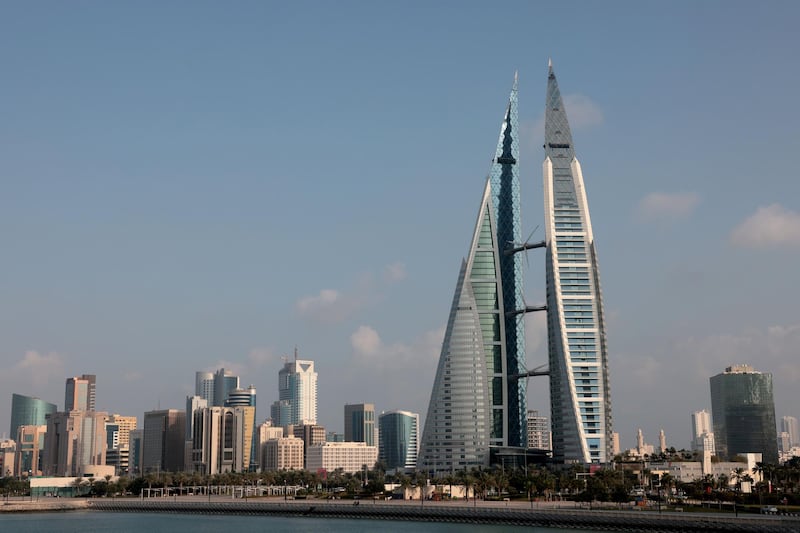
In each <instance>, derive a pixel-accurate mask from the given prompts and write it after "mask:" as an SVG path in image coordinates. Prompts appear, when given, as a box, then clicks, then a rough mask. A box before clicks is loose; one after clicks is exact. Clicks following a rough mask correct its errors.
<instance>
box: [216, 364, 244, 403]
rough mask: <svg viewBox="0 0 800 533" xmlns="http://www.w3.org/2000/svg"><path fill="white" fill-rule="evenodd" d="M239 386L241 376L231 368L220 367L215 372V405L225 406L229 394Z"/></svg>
mask: <svg viewBox="0 0 800 533" xmlns="http://www.w3.org/2000/svg"><path fill="white" fill-rule="evenodd" d="M238 388H239V376H237V375H234V373H233V372H231V371H230V370H225V369H224V368H220V369H219V370H217V372H216V374H214V402H213V405H214V407H225V400H227V399H228V395H229V394H230V393H231V392H232V391H234V390H236V389H238Z"/></svg>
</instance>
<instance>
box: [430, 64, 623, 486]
mask: <svg viewBox="0 0 800 533" xmlns="http://www.w3.org/2000/svg"><path fill="white" fill-rule="evenodd" d="M546 105H547V108H546V112H545V123H546V124H545V162H544V193H545V199H544V205H545V237H546V240H545V241H544V242H542V243H534V244H531V243H522V242H521V240H522V231H521V223H520V189H519V163H518V162H519V131H518V126H517V80H516V77H515V80H514V86H513V89H512V91H511V97H510V98H509V103H508V106H507V108H506V112H505V115H504V118H503V123H502V126H501V130H500V139H499V141H498V143H497V149H496V151H495V156H494V158H493V160H492V165H491V169H490V172H489V176H488V178H487V179H486V183H485V186H484V190H483V195H482V197H481V202H480V208H479V211H478V217H477V221H476V223H475V229H474V231H473V235H472V240H471V244H470V248H469V253H468V255H467V257H466V258H465V259H464V260H463V261H462V264H461V268H460V271H459V276H458V282H457V284H456V290H455V295H454V297H453V303H452V306H451V309H450V316H449V319H448V323H447V328H446V330H445V337H444V341H443V343H442V351H441V354H440V356H439V364H438V366H437V370H436V377H435V378H434V383H433V390H432V391H431V398H430V403H429V406H428V413H427V417H426V420H425V426H424V430H423V434H422V441H421V445H420V453H419V459H418V469H420V470H423V471H428V472H432V473H433V474H434V475H436V473H447V472H454V471H457V470H464V469H466V468H470V467H474V466H488V465H489V464H490V460H491V457H492V455H493V454H492V452H493V451H494V452H496V453H497V452H499V451H500V453H508V451H509V450H514V449H517V450H520V451H522V450H523V449H524V448H525V447H526V438H527V437H526V427H525V422H526V411H527V402H526V394H525V392H526V391H525V384H526V379H527V377H528V376H530V375H533V374H534V373H533V372H528V371H527V370H526V364H525V330H524V321H523V316H524V314H525V313H526V312H531V311H542V310H546V311H547V323H548V346H549V365H550V370H549V375H550V395H551V412H552V424H553V427H552V434H553V458H554V460H555V461H557V462H585V463H590V462H606V461H607V460H609V459H610V457H609V454H610V450H611V446H610V440H611V418H610V400H609V394H608V392H609V389H608V372H607V370H608V366H607V361H606V348H605V330H604V326H603V306H602V300H601V294H600V282H599V278H598V274H597V260H596V257H595V251H594V241H593V236H592V229H591V222H590V219H589V211H588V207H587V203H586V196H585V192H584V188H583V177H582V174H581V169H580V165H579V163H578V161H577V159H576V158H575V152H574V149H573V147H572V137H571V134H570V130H569V125H568V123H567V117H566V112H565V110H564V104H563V101H562V99H561V95H560V93H559V90H558V85H557V83H556V81H555V75H554V74H553V70H552V65H551V66H550V72H549V79H548V88H547V104H546ZM539 247H546V248H547V268H546V273H547V305H546V306H540V307H529V306H526V305H525V302H524V299H523V265H522V256H521V254H522V253H523V252H525V251H526V250H528V249H531V248H539Z"/></svg>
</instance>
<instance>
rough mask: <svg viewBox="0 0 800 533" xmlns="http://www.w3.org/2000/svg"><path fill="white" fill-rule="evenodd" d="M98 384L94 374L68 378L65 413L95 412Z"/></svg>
mask: <svg viewBox="0 0 800 533" xmlns="http://www.w3.org/2000/svg"><path fill="white" fill-rule="evenodd" d="M96 383H97V377H96V376H95V375H94V374H83V375H82V376H79V377H73V378H67V383H66V387H65V393H64V411H67V412H69V411H74V410H80V411H94V410H95V400H96V391H95V387H96Z"/></svg>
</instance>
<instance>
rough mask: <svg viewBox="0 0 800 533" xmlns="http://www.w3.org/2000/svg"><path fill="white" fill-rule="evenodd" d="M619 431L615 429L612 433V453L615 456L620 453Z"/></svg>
mask: <svg viewBox="0 0 800 533" xmlns="http://www.w3.org/2000/svg"><path fill="white" fill-rule="evenodd" d="M619 452H620V447H619V432H617V431H615V432H613V433H612V434H611V453H613V454H614V455H615V456H617V455H619Z"/></svg>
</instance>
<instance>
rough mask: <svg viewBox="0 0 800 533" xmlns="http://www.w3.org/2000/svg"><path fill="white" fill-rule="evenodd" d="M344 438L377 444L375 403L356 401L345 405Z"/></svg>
mask: <svg viewBox="0 0 800 533" xmlns="http://www.w3.org/2000/svg"><path fill="white" fill-rule="evenodd" d="M344 440H345V441H346V442H366V443H367V446H375V445H376V442H375V405H373V404H371V403H355V404H347V405H345V406H344Z"/></svg>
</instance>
